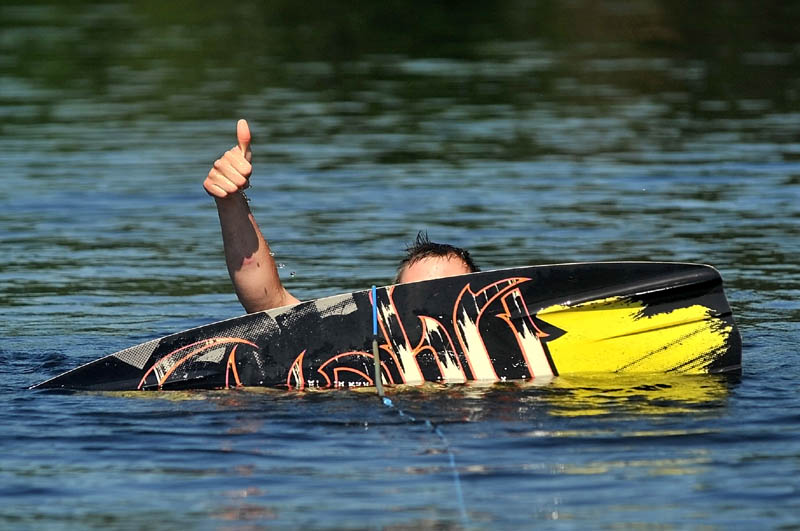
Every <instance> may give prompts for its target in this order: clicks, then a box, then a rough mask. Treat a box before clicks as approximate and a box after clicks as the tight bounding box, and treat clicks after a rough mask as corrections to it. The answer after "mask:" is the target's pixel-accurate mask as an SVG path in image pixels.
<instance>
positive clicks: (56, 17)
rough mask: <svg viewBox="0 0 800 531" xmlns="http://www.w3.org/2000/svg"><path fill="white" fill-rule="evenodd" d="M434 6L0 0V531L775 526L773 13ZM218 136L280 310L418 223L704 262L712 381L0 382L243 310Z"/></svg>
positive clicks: (783, 276) (777, 140)
mask: <svg viewBox="0 0 800 531" xmlns="http://www.w3.org/2000/svg"><path fill="white" fill-rule="evenodd" d="M448 6H449V4H442V5H438V4H436V5H431V6H425V7H424V8H420V9H419V10H417V9H411V7H409V6H406V5H405V4H403V5H401V4H397V3H392V2H388V3H383V2H379V3H374V4H373V3H368V2H361V3H357V5H356V6H352V5H351V6H348V7H347V8H344V7H341V6H336V5H334V4H330V3H322V2H311V3H310V4H297V5H295V4H294V3H289V2H284V1H271V2H266V3H260V2H249V1H245V2H239V3H236V4H235V5H220V6H216V7H214V6H208V5H199V4H198V5H196V6H193V7H191V8H187V5H184V4H181V5H180V6H179V5H177V4H176V5H171V3H167V5H162V4H161V3H158V2H147V1H145V2H137V3H131V4H126V3H119V4H109V3H105V2H102V3H101V2H98V3H94V2H88V1H78V2H69V3H64V4H63V5H62V4H59V3H48V2H36V3H33V4H31V3H28V2H14V1H13V0H12V1H10V2H9V1H7V2H4V3H3V4H2V5H1V6H0V168H2V183H3V185H2V186H0V204H1V205H2V208H0V245H2V252H1V253H0V307H2V311H3V319H2V324H1V325H0V374H2V378H1V379H0V426H2V427H1V428H0V528H9V529H18V528H21V529H25V528H30V529H73V528H74V529H86V528H98V529H100V528H102V529H106V528H134V529H139V528H141V529H144V528H148V529H151V528H159V529H186V528H200V529H206V528H207V529H251V528H265V527H312V528H348V529H350V528H370V529H375V528H418V527H421V528H437V529H439V528H445V529H446V528H461V527H468V528H472V527H474V528H487V529H488V528H506V529H512V528H532V527H538V528H581V529H585V528H617V527H623V528H634V527H635V528H639V527H642V526H644V527H660V526H663V527H666V528H701V527H702V528H707V527H710V528H722V529H728V528H742V529H754V528H797V527H800V479H798V477H800V398H799V397H798V394H799V392H800V384H798V378H800V369H798V360H799V356H798V347H797V344H798V341H800V333H798V321H800V302H799V301H800V266H798V259H800V230H798V229H799V228H800V227H798V221H800V41H798V39H797V35H796V28H797V27H798V25H799V23H800V12H798V10H797V9H796V8H794V7H792V6H791V4H790V3H781V2H765V3H759V6H758V7H755V6H754V5H751V3H747V2H725V3H709V4H702V6H698V5H696V4H695V3H693V2H656V1H653V2H635V3H628V2H582V1H578V2H571V3H551V2H510V1H509V2H503V1H501V2H495V3H491V4H488V5H487V4H485V3H477V2H471V3H465V4H463V5H459V6H455V5H453V6H449V7H448ZM239 117H246V118H247V119H248V120H249V121H250V124H251V128H252V130H253V134H254V143H253V157H254V168H255V171H254V177H253V179H252V183H253V186H252V193H250V194H249V195H250V197H251V199H252V203H251V205H252V208H253V210H254V212H255V214H256V216H257V218H258V220H259V222H260V224H261V225H262V228H263V230H264V232H265V233H266V235H267V237H268V238H269V239H270V242H271V244H272V246H273V250H274V251H275V252H276V259H277V260H278V261H279V262H280V264H281V273H282V276H283V279H284V281H285V284H286V285H287V287H288V288H289V289H290V290H291V291H292V293H294V294H295V295H297V296H298V297H300V298H313V297H317V296H323V295H330V294H335V293H339V292H347V291H353V290H357V289H364V288H366V287H369V286H370V285H372V284H386V283H388V282H389V281H390V280H391V279H392V277H393V274H394V267H395V264H396V262H397V261H398V259H399V257H400V255H401V254H402V249H403V247H404V246H405V245H406V244H407V243H408V242H409V241H410V240H412V239H413V237H414V236H415V234H416V232H417V231H418V230H427V231H428V232H429V234H430V236H431V237H432V238H433V239H435V240H439V241H447V242H451V243H454V244H456V245H462V246H466V247H468V248H469V249H470V250H472V252H473V255H474V257H475V258H476V260H477V261H478V262H479V263H480V265H481V266H482V267H483V268H484V269H491V268H500V267H511V266H518V265H528V264H536V263H558V262H570V261H592V260H629V259H636V260H640V259H644V260H670V261H672V260H674V261H691V262H703V263H710V264H712V265H714V266H716V267H717V268H718V269H719V270H720V272H721V273H722V275H723V278H724V279H725V281H726V291H727V294H728V298H729V300H730V302H731V305H732V307H733V309H734V315H735V316H736V318H737V322H738V324H739V325H740V328H741V332H742V336H743V340H744V352H743V364H744V370H743V374H742V376H741V378H736V379H720V378H719V377H712V376H709V377H675V376H669V377H667V376H659V375H653V376H646V377H637V378H629V377H591V378H590V377H586V378H557V379H555V380H553V381H550V382H538V383H536V384H535V385H534V384H527V385H525V386H518V385H503V386H491V387H472V386H468V387H451V388H438V387H430V388H419V389H404V390H400V389H395V390H390V395H391V397H392V399H393V401H394V404H395V406H396V407H395V408H393V409H392V408H388V407H385V406H384V405H382V404H381V403H380V402H379V401H378V400H377V398H375V397H374V396H373V395H372V394H371V393H368V392H363V391H359V392H355V391H335V392H306V393H288V392H283V391H269V390H267V391H265V390H234V391H218V392H191V393H133V394H87V393H75V394H59V393H46V392H33V391H28V390H26V387H28V386H29V385H32V384H34V383H36V382H38V381H41V380H43V379H45V378H47V377H50V376H53V375H55V374H57V373H59V372H62V371H64V370H67V369H69V368H71V367H74V366H75V365H77V364H80V363H84V362H87V361H90V360H93V359H95V358H98V357H100V356H102V355H105V354H108V353H110V352H114V351H116V350H119V349H121V348H124V347H127V346H130V345H132V344H135V343H138V342H141V341H144V340H147V339H151V338H154V337H158V336H160V335H164V334H167V333H171V332H175V331H178V330H182V329H185V328H189V327H192V326H196V325H200V324H204V323H208V322H212V321H217V320H220V319H224V318H228V317H232V316H235V315H238V314H240V313H242V310H241V308H240V307H239V305H238V302H237V301H236V298H235V296H234V295H233V290H232V288H231V286H230V282H229V280H228V278H227V273H226V271H225V265H224V259H223V256H222V250H221V243H220V236H219V228H218V222H217V218H216V211H215V209H214V206H213V203H212V201H211V200H210V199H209V198H208V197H207V196H206V194H205V193H204V192H203V191H202V187H201V182H202V179H203V178H204V176H205V174H206V172H207V171H208V168H209V166H210V164H211V162H212V161H213V160H214V159H215V158H216V157H217V156H218V155H219V154H220V153H221V152H222V151H224V150H225V149H227V148H229V147H230V146H231V145H233V144H234V143H235V122H236V119H237V118H239ZM401 410H402V413H403V414H401ZM426 421H430V422H432V423H433V424H429V423H428V422H426ZM437 426H438V428H439V430H438V432H437V431H436V430H435V428H436V427H437Z"/></svg>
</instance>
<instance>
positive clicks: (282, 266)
mask: <svg viewBox="0 0 800 531" xmlns="http://www.w3.org/2000/svg"><path fill="white" fill-rule="evenodd" d="M284 267H286V264H282V263H280V262H278V269H283V268H284Z"/></svg>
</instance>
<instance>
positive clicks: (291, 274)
mask: <svg viewBox="0 0 800 531" xmlns="http://www.w3.org/2000/svg"><path fill="white" fill-rule="evenodd" d="M296 274H297V273H295V272H294V271H292V272H291V273H289V276H290V277H292V278H294V276H295V275H296Z"/></svg>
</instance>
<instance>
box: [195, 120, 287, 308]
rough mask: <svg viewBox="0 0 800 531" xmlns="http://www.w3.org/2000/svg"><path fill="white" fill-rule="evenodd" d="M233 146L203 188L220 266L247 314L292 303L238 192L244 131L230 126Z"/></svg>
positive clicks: (244, 176)
mask: <svg viewBox="0 0 800 531" xmlns="http://www.w3.org/2000/svg"><path fill="white" fill-rule="evenodd" d="M236 139H237V141H238V145H237V146H236V147H233V148H231V149H230V150H228V151H227V152H226V153H225V154H224V155H222V157H220V158H219V159H217V160H216V161H215V162H214V166H213V167H212V168H211V170H210V171H209V172H208V176H207V177H206V179H205V181H204V182H203V187H204V188H205V189H206V192H208V193H209V194H210V195H212V196H213V197H214V200H215V201H216V203H217V213H218V214H219V222H220V225H221V227H222V242H223V245H224V247H225V262H226V263H227V265H228V273H229V274H230V276H231V280H232V281H233V287H234V289H235V290H236V295H237V296H238V297H239V302H241V303H242V306H244V309H245V311H247V312H248V313H252V312H257V311H261V310H268V309H270V308H277V307H278V306H286V305H289V304H296V303H298V302H300V301H298V300H297V299H296V298H295V297H293V296H292V295H291V294H290V293H289V292H288V291H286V289H285V288H284V287H283V284H281V279H280V277H279V276H278V268H277V267H276V265H275V260H273V258H272V255H271V254H270V250H269V245H268V244H267V241H266V239H264V236H263V235H262V234H261V230H260V229H259V228H258V224H257V223H256V220H255V218H254V217H253V214H252V213H251V212H250V207H249V206H248V204H247V199H246V198H245V196H244V194H243V193H242V191H243V190H244V189H245V188H247V187H248V186H249V183H250V175H251V173H252V171H253V168H252V166H251V164H250V161H251V160H252V153H251V152H250V128H249V127H248V125H247V122H246V121H245V120H239V122H238V123H237V124H236Z"/></svg>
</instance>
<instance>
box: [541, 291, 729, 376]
mask: <svg viewBox="0 0 800 531" xmlns="http://www.w3.org/2000/svg"><path fill="white" fill-rule="evenodd" d="M644 308H645V307H644V305H643V303H641V302H637V301H631V300H629V299H625V298H621V297H611V298H607V299H602V300H596V301H590V302H586V303H582V304H577V305H574V306H569V305H556V306H551V307H548V308H545V309H543V310H541V311H540V312H538V313H537V317H539V318H540V319H542V320H543V321H545V322H547V323H549V324H551V325H553V326H556V327H558V328H560V329H561V330H564V332H565V333H564V334H563V335H562V336H561V337H558V338H556V339H554V340H552V341H548V342H547V347H548V349H549V351H550V356H551V358H552V359H553V362H554V363H555V366H556V369H557V370H558V373H559V374H562V375H564V374H570V373H586V372H665V371H670V370H675V371H678V372H685V373H704V372H706V370H705V367H707V366H708V364H709V363H710V362H711V361H713V359H715V358H716V357H717V356H718V355H719V354H721V353H722V352H723V351H724V349H725V342H726V340H727V338H728V336H729V335H730V333H731V331H732V328H733V327H732V326H731V325H729V324H728V323H726V322H725V321H724V320H722V319H719V318H717V317H714V316H713V313H712V312H713V310H711V309H710V308H707V307H705V306H701V305H693V306H688V307H685V308H677V309H675V310H672V311H670V312H663V313H657V314H654V315H644V313H643V310H644Z"/></svg>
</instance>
